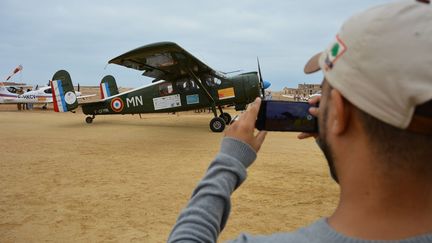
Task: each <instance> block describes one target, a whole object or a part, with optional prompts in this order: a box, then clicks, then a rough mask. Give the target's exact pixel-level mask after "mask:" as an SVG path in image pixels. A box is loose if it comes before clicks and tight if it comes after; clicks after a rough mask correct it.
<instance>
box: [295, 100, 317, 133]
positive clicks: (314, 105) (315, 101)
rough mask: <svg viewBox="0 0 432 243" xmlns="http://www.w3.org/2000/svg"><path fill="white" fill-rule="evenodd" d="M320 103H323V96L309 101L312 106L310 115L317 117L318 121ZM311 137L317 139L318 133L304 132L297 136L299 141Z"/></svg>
mask: <svg viewBox="0 0 432 243" xmlns="http://www.w3.org/2000/svg"><path fill="white" fill-rule="evenodd" d="M320 101H321V95H318V96H315V97H313V98H312V99H310V100H309V104H310V105H311V106H312V107H310V108H309V113H310V114H311V115H313V116H314V117H316V118H317V119H318V109H319V107H318V104H319V103H320ZM310 137H314V138H317V137H318V133H306V132H302V133H300V134H299V135H298V136H297V138H298V139H305V138H310Z"/></svg>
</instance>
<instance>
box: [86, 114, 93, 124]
mask: <svg viewBox="0 0 432 243" xmlns="http://www.w3.org/2000/svg"><path fill="white" fill-rule="evenodd" d="M85 121H86V122H87V123H88V124H90V123H92V122H93V118H91V117H90V116H88V117H86V118H85Z"/></svg>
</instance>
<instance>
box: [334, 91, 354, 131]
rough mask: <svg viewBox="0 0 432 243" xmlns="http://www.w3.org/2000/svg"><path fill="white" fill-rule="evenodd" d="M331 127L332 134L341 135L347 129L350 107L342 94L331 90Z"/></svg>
mask: <svg viewBox="0 0 432 243" xmlns="http://www.w3.org/2000/svg"><path fill="white" fill-rule="evenodd" d="M330 96H331V99H330V100H331V104H330V105H331V107H332V108H331V110H332V112H331V115H330V119H332V121H331V127H330V129H331V130H332V132H333V133H335V134H337V135H340V134H343V133H344V132H345V131H346V129H347V128H348V124H349V119H350V108H351V107H350V105H349V102H347V101H346V100H345V99H344V97H343V96H342V94H341V93H340V92H339V91H338V90H336V89H332V90H331V93H330Z"/></svg>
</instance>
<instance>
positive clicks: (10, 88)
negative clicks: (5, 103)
mask: <svg viewBox="0 0 432 243" xmlns="http://www.w3.org/2000/svg"><path fill="white" fill-rule="evenodd" d="M7 90H8V91H9V92H11V93H14V94H15V93H16V92H17V89H16V88H15V87H8V88H7Z"/></svg>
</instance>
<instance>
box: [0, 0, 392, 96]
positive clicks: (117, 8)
mask: <svg viewBox="0 0 432 243" xmlns="http://www.w3.org/2000/svg"><path fill="white" fill-rule="evenodd" d="M385 2H390V0H361V1H346V0H329V1H322V0H309V1H305V0H274V1H262V0H260V1H258V0H237V1H227V0H219V1H198V0H183V1H164V0H159V1H145V0H140V1H138V0H128V1H112V0H104V1H99V0H94V1H83V0H74V1H43V0H41V1H28V0H21V1H15V0H0V33H1V35H0V36H1V39H0V57H1V58H0V79H3V80H4V79H6V77H7V76H8V75H9V74H10V73H11V72H12V70H13V69H14V68H15V67H16V66H18V65H19V64H21V65H23V67H24V69H23V72H22V73H21V74H18V75H16V76H14V77H13V78H12V80H13V81H16V82H26V83H29V84H46V83H47V81H48V80H50V79H51V78H52V75H53V74H54V72H55V71H57V70H59V69H65V70H68V71H69V72H70V74H71V76H72V80H73V82H74V84H77V83H80V84H81V85H98V84H99V82H100V80H101V78H102V77H103V76H104V75H106V74H112V75H114V77H116V79H117V83H118V85H119V86H122V87H137V86H141V85H143V84H147V83H150V82H151V79H149V78H146V77H143V76H141V72H139V71H136V70H133V69H127V68H125V67H121V66H117V65H114V64H110V65H108V66H107V65H106V64H107V62H108V60H110V59H111V58H113V57H116V56H118V55H120V54H122V53H124V52H126V51H129V50H131V49H134V48H137V47H139V46H142V45H146V44H149V43H153V42H159V41H172V42H176V43H177V44H179V45H180V46H182V47H183V48H184V49H186V50H188V51H189V52H190V53H192V54H193V55H194V56H195V57H197V58H199V59H200V60H201V61H203V62H204V63H206V64H207V65H209V66H210V67H212V68H213V69H216V70H219V71H224V72H228V71H233V70H238V69H241V70H244V71H245V72H246V71H255V70H256V69H257V64H256V57H257V56H258V57H259V59H260V63H261V69H262V73H263V77H264V79H265V80H268V81H270V82H271V83H272V87H271V88H270V89H271V90H281V89H282V88H283V87H296V86H297V84H299V83H319V82H320V81H321V79H322V76H321V74H318V75H312V76H306V75H304V74H303V66H304V64H305V62H306V61H307V60H308V59H309V57H311V56H312V55H313V54H315V53H317V52H319V51H321V50H323V49H324V48H325V47H327V45H328V44H329V43H330V42H331V41H332V40H333V38H334V36H335V34H336V33H337V31H338V30H339V28H340V26H341V24H342V23H343V21H344V20H345V19H347V18H348V17H349V16H351V15H352V14H354V13H357V12H359V11H361V10H364V9H366V8H368V7H370V6H374V5H376V4H380V3H385Z"/></svg>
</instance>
